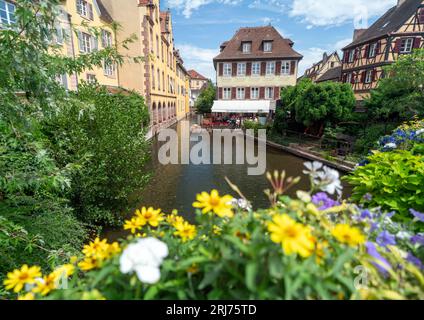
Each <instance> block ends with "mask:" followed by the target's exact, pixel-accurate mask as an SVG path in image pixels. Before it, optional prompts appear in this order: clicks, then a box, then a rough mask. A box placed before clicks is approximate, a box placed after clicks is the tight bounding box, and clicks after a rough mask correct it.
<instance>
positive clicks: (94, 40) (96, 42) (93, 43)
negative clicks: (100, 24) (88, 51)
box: [90, 36, 99, 51]
mask: <svg viewBox="0 0 424 320" xmlns="http://www.w3.org/2000/svg"><path fill="white" fill-rule="evenodd" d="M90 40H91V46H92V49H93V50H95V51H97V50H98V49H99V40H98V39H97V37H93V36H91V37H90Z"/></svg>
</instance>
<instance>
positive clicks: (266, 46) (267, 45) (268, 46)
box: [264, 41, 272, 52]
mask: <svg viewBox="0 0 424 320" xmlns="http://www.w3.org/2000/svg"><path fill="white" fill-rule="evenodd" d="M271 51H272V41H264V52H271Z"/></svg>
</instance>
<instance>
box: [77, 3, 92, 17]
mask: <svg viewBox="0 0 424 320" xmlns="http://www.w3.org/2000/svg"><path fill="white" fill-rule="evenodd" d="M77 8H78V9H77V12H78V14H79V15H81V16H83V17H84V18H88V15H89V14H88V11H89V9H88V2H87V1H85V0H77Z"/></svg>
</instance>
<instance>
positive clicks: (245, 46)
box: [242, 42, 252, 53]
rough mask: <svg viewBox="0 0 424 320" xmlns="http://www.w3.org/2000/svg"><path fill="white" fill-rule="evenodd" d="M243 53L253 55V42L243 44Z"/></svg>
mask: <svg viewBox="0 0 424 320" xmlns="http://www.w3.org/2000/svg"><path fill="white" fill-rule="evenodd" d="M242 50H243V53H251V52H252V43H251V42H243V43H242Z"/></svg>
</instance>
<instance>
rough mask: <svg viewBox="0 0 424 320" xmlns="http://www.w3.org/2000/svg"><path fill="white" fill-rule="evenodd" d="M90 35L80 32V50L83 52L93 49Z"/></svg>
mask: <svg viewBox="0 0 424 320" xmlns="http://www.w3.org/2000/svg"><path fill="white" fill-rule="evenodd" d="M91 38H92V36H91V35H90V34H88V33H85V32H81V41H80V43H81V44H82V46H81V48H80V49H81V51H82V52H85V53H90V52H92V51H93V48H92V40H91Z"/></svg>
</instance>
